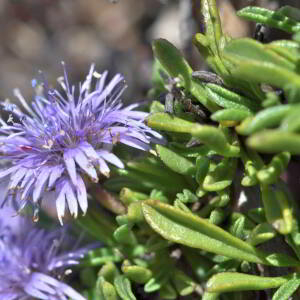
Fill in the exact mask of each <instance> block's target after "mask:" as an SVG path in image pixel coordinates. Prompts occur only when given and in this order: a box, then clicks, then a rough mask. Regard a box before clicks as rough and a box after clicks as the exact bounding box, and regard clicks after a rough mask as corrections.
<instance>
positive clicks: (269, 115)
mask: <svg viewBox="0 0 300 300" xmlns="http://www.w3.org/2000/svg"><path fill="white" fill-rule="evenodd" d="M293 109H295V105H288V104H286V105H277V106H274V107H270V108H266V109H264V110H262V111H260V112H259V113H257V114H256V115H255V116H254V117H252V118H249V119H246V120H245V121H244V122H243V123H242V124H240V125H239V126H237V127H236V130H237V132H238V133H239V134H243V135H250V134H253V133H255V132H258V131H260V130H263V129H266V128H270V127H273V126H276V125H278V124H279V123H280V122H281V120H282V119H283V118H284V117H285V116H287V115H288V114H289V113H290V112H291V111H293Z"/></svg>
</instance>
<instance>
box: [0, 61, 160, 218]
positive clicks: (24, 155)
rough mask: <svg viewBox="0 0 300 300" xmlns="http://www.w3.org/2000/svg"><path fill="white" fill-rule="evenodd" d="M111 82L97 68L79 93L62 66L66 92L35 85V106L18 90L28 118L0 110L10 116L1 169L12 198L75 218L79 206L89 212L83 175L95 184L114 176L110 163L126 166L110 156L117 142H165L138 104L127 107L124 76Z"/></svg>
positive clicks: (138, 145) (7, 106) (138, 144)
mask: <svg viewBox="0 0 300 300" xmlns="http://www.w3.org/2000/svg"><path fill="white" fill-rule="evenodd" d="M106 77H107V72H104V73H103V74H98V73H96V72H94V66H93V65H92V66H91V69H90V71H89V74H88V75H87V77H86V80H85V81H84V82H83V83H82V84H81V83H80V84H79V87H78V89H76V88H75V86H70V85H69V82H68V78H67V73H66V70H65V68H64V77H63V78H60V79H59V80H58V81H59V82H60V85H61V87H62V89H63V93H60V92H59V91H58V90H56V89H52V88H50V87H49V86H48V83H47V82H46V81H43V83H42V84H41V85H38V84H37V81H33V85H34V86H35V87H36V96H35V98H34V100H33V102H32V104H31V106H29V105H28V104H27V103H26V101H25V99H24V98H23V97H22V95H21V94H20V92H19V91H18V90H16V91H15V95H16V96H17V98H18V99H19V100H20V102H21V103H22V105H23V107H24V108H25V109H26V111H27V112H26V113H23V112H22V111H21V110H20V109H19V108H18V107H17V106H16V105H13V104H10V103H3V104H2V106H3V109H4V110H6V111H8V112H10V117H9V120H8V121H7V122H4V121H2V127H1V128H0V132H1V133H2V137H1V138H0V142H1V145H2V146H1V148H0V150H1V151H2V155H1V158H2V159H6V160H8V161H9V162H10V164H11V166H10V167H9V168H3V169H2V171H0V178H5V177H9V181H10V183H9V191H10V193H9V195H10V198H13V200H14V201H15V202H16V203H17V204H18V207H19V208H20V209H21V208H23V207H24V206H25V205H26V204H27V203H28V202H31V203H32V204H33V205H34V206H35V207H38V205H39V203H40V200H41V199H42V201H55V202H56V208H57V214H58V218H59V220H60V221H61V222H62V217H63V216H64V212H65V208H66V206H68V208H69V211H70V213H71V214H72V215H73V216H75V217H76V216H77V214H78V207H80V208H81V210H82V211H83V213H85V212H86V210H87V206H88V204H87V194H86V187H85V184H84V180H83V179H84V176H87V177H89V178H90V179H91V180H92V181H94V182H97V181H98V178H99V174H103V175H105V176H108V175H109V171H110V169H109V166H108V163H111V164H113V165H115V166H117V167H119V168H123V163H122V162H121V160H120V159H119V158H118V157H117V156H116V155H114V154H113V153H112V152H111V150H112V147H113V145H114V144H116V143H123V144H126V145H128V146H131V147H134V148H137V149H141V150H149V148H150V147H149V143H150V141H151V139H152V138H161V136H160V135H159V134H158V133H156V132H155V131H153V130H151V129H150V128H149V127H147V126H146V125H145V124H144V119H145V118H146V117H147V113H144V112H139V111H135V110H134V109H135V108H136V107H137V106H138V104H132V105H129V106H127V107H123V104H122V102H121V100H120V97H121V95H122V93H123V91H124V89H125V87H126V86H125V83H124V78H123V77H122V76H121V75H119V74H117V75H116V76H115V77H114V78H113V79H112V80H111V81H110V82H109V83H108V84H107V85H105V81H106ZM6 199H7V198H6ZM66 204H67V205H66Z"/></svg>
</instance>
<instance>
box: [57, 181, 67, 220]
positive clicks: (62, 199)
mask: <svg viewBox="0 0 300 300" xmlns="http://www.w3.org/2000/svg"><path fill="white" fill-rule="evenodd" d="M65 207H66V194H65V184H64V185H63V187H62V188H61V190H60V191H59V194H58V197H57V199H56V210H57V217H58V220H59V222H60V224H61V225H63V221H62V217H63V216H64V215H65Z"/></svg>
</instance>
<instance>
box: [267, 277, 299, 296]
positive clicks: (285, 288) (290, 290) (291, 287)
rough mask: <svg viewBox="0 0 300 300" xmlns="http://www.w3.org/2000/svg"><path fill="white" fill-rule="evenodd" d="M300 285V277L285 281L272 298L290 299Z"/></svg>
mask: <svg viewBox="0 0 300 300" xmlns="http://www.w3.org/2000/svg"><path fill="white" fill-rule="evenodd" d="M299 285H300V279H299V278H295V279H291V280H289V281H287V282H286V283H284V284H283V285H282V286H281V287H280V288H279V289H278V290H277V291H276V293H275V294H274V295H273V298H272V300H288V299H290V297H291V296H292V295H293V294H294V292H296V290H297V289H298V287H299Z"/></svg>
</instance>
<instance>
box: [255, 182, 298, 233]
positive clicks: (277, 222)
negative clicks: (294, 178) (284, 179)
mask: <svg viewBox="0 0 300 300" xmlns="http://www.w3.org/2000/svg"><path fill="white" fill-rule="evenodd" d="M261 193H262V201H263V204H264V208H265V214H266V218H267V221H268V223H270V224H271V225H272V226H273V227H274V228H275V229H276V230H277V231H278V232H280V233H281V234H288V233H290V232H291V231H292V226H293V215H292V207H291V206H290V203H289V201H288V196H287V194H286V192H285V191H284V190H283V188H282V187H281V186H272V187H271V186H269V185H261Z"/></svg>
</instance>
